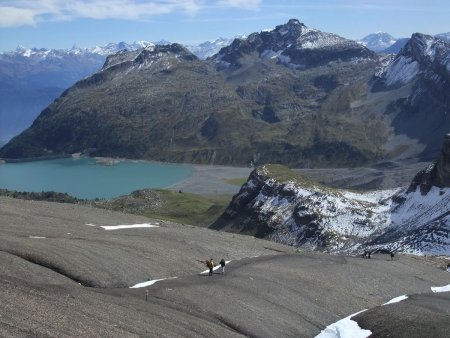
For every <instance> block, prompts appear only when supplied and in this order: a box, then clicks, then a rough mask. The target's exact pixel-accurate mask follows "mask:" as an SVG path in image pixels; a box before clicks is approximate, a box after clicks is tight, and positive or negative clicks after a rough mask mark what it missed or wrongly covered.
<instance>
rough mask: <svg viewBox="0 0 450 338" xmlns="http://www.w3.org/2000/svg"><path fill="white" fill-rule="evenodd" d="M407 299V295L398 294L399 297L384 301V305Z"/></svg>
mask: <svg viewBox="0 0 450 338" xmlns="http://www.w3.org/2000/svg"><path fill="white" fill-rule="evenodd" d="M405 299H408V296H407V295H403V296H398V297H395V298H392V299H391V300H390V301H389V302H387V303H384V304H383V305H388V304H393V303H398V302H401V301H402V300H405Z"/></svg>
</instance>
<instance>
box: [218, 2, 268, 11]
mask: <svg viewBox="0 0 450 338" xmlns="http://www.w3.org/2000/svg"><path fill="white" fill-rule="evenodd" d="M219 5H221V6H225V7H235V8H240V9H248V10H257V9H259V7H260V5H261V0H219Z"/></svg>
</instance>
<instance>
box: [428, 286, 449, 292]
mask: <svg viewBox="0 0 450 338" xmlns="http://www.w3.org/2000/svg"><path fill="white" fill-rule="evenodd" d="M431 291H433V292H450V284H448V285H445V286H432V287H431Z"/></svg>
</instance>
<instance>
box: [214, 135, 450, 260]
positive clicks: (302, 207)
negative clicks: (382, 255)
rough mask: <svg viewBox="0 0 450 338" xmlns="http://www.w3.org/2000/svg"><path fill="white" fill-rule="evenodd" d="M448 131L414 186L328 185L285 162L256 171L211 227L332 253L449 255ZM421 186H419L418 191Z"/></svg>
mask: <svg viewBox="0 0 450 338" xmlns="http://www.w3.org/2000/svg"><path fill="white" fill-rule="evenodd" d="M449 163H450V134H449V135H447V137H446V138H445V141H444V147H443V151H442V154H441V156H440V158H439V160H438V161H437V163H435V164H433V165H432V166H431V167H430V168H428V169H427V170H425V171H424V172H423V173H420V174H419V175H418V176H417V177H416V178H415V179H414V181H413V183H412V184H411V186H410V187H409V188H408V189H402V190H400V191H392V190H388V191H376V192H370V193H353V192H349V191H344V190H337V189H330V188H327V187H324V186H321V185H319V184H317V183H314V182H311V181H308V180H307V179H305V178H301V177H299V176H297V175H295V174H294V173H293V172H291V171H289V170H288V169H287V168H283V167H280V166H273V165H269V166H267V165H266V166H262V167H259V168H257V169H255V170H254V171H253V172H252V174H251V175H250V177H249V179H248V181H247V183H246V184H244V185H243V186H242V188H241V190H240V191H239V193H238V194H237V195H235V196H234V197H233V200H232V201H231V203H230V205H229V207H228V208H227V209H226V210H225V212H224V214H223V215H222V216H221V217H220V218H219V219H218V220H217V221H216V222H214V223H213V224H212V225H211V226H210V228H211V229H216V230H225V231H231V232H237V233H244V234H250V235H254V236H256V237H261V238H267V239H270V240H273V241H275V242H279V243H283V244H289V245H294V246H306V247H311V248H314V249H319V250H325V251H329V252H340V253H357V252H361V251H362V250H363V249H370V250H378V249H385V250H395V251H398V252H412V253H415V254H443V255H450V241H449V234H450V165H449ZM419 186H420V189H419Z"/></svg>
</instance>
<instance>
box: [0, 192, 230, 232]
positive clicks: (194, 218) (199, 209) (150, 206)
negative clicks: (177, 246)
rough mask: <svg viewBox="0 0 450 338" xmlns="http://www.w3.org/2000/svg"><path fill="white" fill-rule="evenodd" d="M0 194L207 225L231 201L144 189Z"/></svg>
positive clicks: (224, 197)
mask: <svg viewBox="0 0 450 338" xmlns="http://www.w3.org/2000/svg"><path fill="white" fill-rule="evenodd" d="M0 196H7V197H13V198H18V199H24V200H34V201H48V202H58V203H73V204H82V205H91V206H94V207H98V208H102V209H109V210H114V211H121V212H125V213H129V214H136V215H142V216H147V217H151V218H156V219H161V220H167V221H172V222H176V223H180V224H190V225H196V226H207V225H209V224H211V223H212V222H214V221H215V220H216V219H217V218H218V217H219V216H220V215H221V214H222V213H223V212H224V211H225V208H226V207H227V206H228V204H229V203H230V201H231V196H230V195H214V196H202V195H197V194H191V193H186V192H175V191H171V190H151V189H144V190H138V191H134V192H132V193H131V194H129V195H125V196H121V197H117V198H114V199H110V200H98V199H97V200H80V199H78V198H75V197H72V196H70V195H68V194H63V193H58V192H53V191H44V192H18V191H13V190H6V189H0Z"/></svg>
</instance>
